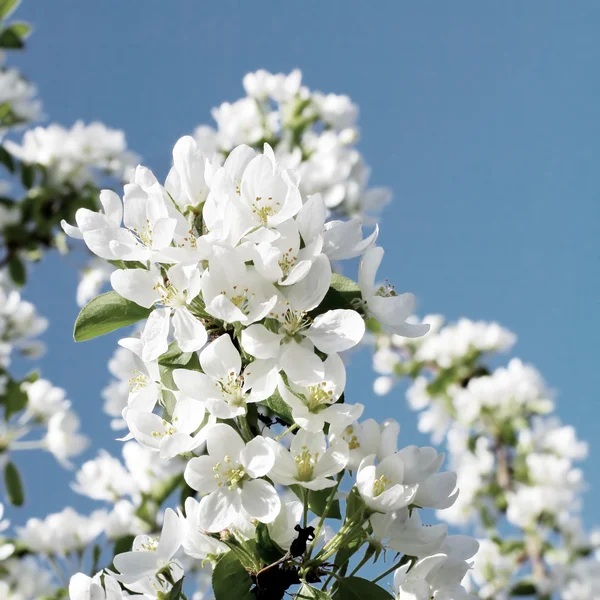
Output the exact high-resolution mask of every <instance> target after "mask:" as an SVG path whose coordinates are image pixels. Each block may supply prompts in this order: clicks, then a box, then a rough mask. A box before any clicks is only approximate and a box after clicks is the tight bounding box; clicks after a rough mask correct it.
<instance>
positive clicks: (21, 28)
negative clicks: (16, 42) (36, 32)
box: [10, 21, 31, 40]
mask: <svg viewBox="0 0 600 600" xmlns="http://www.w3.org/2000/svg"><path fill="white" fill-rule="evenodd" d="M10 29H12V30H13V31H14V32H15V33H16V34H17V35H18V36H19V37H20V38H21V39H22V40H24V39H26V38H27V37H28V36H29V34H30V33H31V25H30V24H29V23H23V22H22V21H19V22H18V23H11V24H10Z"/></svg>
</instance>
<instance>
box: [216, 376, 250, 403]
mask: <svg viewBox="0 0 600 600" xmlns="http://www.w3.org/2000/svg"><path fill="white" fill-rule="evenodd" d="M217 385H218V386H220V387H221V393H222V394H223V396H225V401H226V402H227V403H229V404H233V405H234V406H242V405H243V404H244V391H243V388H244V376H243V375H238V374H237V373H236V372H235V371H230V372H229V374H228V375H227V379H221V380H219V383H218V384H217Z"/></svg>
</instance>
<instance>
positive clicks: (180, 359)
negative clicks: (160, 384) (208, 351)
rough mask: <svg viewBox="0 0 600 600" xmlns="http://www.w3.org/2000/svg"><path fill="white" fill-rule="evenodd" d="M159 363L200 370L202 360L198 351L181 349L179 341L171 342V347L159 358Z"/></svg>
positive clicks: (166, 365) (164, 365)
mask: <svg viewBox="0 0 600 600" xmlns="http://www.w3.org/2000/svg"><path fill="white" fill-rule="evenodd" d="M158 364H159V365H162V366H163V367H172V368H184V367H185V368H186V369H191V370H194V371H199V370H200V360H199V359H198V354H197V353H196V352H183V351H182V350H180V349H179V345H178V344H177V341H173V342H171V343H170V344H169V349H168V350H167V351H166V352H165V353H164V354H162V355H161V356H160V357H159V359H158Z"/></svg>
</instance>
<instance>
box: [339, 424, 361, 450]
mask: <svg viewBox="0 0 600 600" xmlns="http://www.w3.org/2000/svg"><path fill="white" fill-rule="evenodd" d="M342 437H343V439H344V440H345V441H346V442H347V443H348V448H349V449H350V450H356V449H357V448H360V442H359V441H358V436H357V435H356V433H354V426H353V425H348V427H346V429H344V434H343V435H342Z"/></svg>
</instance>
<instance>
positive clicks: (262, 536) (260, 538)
mask: <svg viewBox="0 0 600 600" xmlns="http://www.w3.org/2000/svg"><path fill="white" fill-rule="evenodd" d="M254 540H255V541H256V549H257V550H258V554H259V556H260V557H261V558H262V559H263V560H264V561H265V562H266V563H267V564H268V565H270V564H272V563H274V562H275V561H277V560H279V559H280V558H281V557H282V556H283V555H284V554H285V552H284V551H283V550H282V549H281V548H280V547H279V546H278V545H277V544H276V543H275V542H274V541H273V540H272V539H271V536H270V535H269V528H268V527H267V526H266V525H265V524H264V523H260V522H259V523H257V525H256V533H255V535H254Z"/></svg>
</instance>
